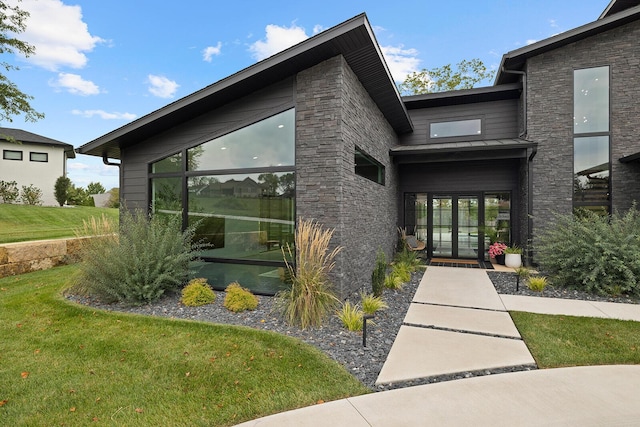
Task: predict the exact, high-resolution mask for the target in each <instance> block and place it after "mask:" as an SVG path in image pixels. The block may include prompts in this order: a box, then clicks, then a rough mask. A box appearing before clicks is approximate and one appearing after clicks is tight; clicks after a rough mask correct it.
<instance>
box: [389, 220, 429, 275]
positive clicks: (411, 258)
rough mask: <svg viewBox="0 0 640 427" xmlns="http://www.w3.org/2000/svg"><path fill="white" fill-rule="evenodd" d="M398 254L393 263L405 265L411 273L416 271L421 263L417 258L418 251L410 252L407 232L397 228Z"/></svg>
mask: <svg viewBox="0 0 640 427" xmlns="http://www.w3.org/2000/svg"><path fill="white" fill-rule="evenodd" d="M398 236H399V240H398V248H399V250H398V252H397V253H396V255H395V258H394V260H395V262H401V263H404V264H407V265H409V266H410V268H411V272H414V271H416V270H417V269H418V268H419V267H420V266H421V265H422V261H421V260H420V258H419V257H418V251H412V250H410V249H409V245H408V244H407V231H406V230H405V229H404V228H398Z"/></svg>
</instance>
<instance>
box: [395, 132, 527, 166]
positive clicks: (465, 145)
mask: <svg viewBox="0 0 640 427" xmlns="http://www.w3.org/2000/svg"><path fill="white" fill-rule="evenodd" d="M535 147H537V144H536V143H535V142H532V141H527V140H525V139H518V138H512V139H491V140H478V141H460V142H445V143H437V144H423V145H399V146H396V147H393V148H391V149H390V150H389V154H390V155H391V156H392V157H393V158H394V161H395V162H396V163H440V162H458V161H466V160H489V159H519V158H527V157H529V156H531V154H532V153H531V149H533V148H535Z"/></svg>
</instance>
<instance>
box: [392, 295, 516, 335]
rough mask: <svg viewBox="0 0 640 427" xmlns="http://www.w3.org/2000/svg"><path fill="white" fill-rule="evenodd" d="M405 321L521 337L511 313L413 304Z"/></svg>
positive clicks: (407, 322) (412, 323)
mask: <svg viewBox="0 0 640 427" xmlns="http://www.w3.org/2000/svg"><path fill="white" fill-rule="evenodd" d="M404 323H405V324H409V325H423V326H433V327H436V328H444V329H454V330H460V331H469V332H477V333H481V334H489V335H501V336H505V337H513V338H520V333H519V332H518V329H517V328H516V326H515V325H514V324H513V321H512V320H511V316H509V313H507V312H504V311H492V310H477V309H474V308H461V307H449V306H441V305H430V304H415V303H414V304H411V306H410V307H409V310H408V311H407V315H406V317H405V318H404Z"/></svg>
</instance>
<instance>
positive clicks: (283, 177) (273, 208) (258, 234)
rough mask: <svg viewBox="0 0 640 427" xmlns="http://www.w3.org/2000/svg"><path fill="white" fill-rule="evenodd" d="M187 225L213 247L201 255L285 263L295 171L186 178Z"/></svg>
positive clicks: (292, 218)
mask: <svg viewBox="0 0 640 427" xmlns="http://www.w3.org/2000/svg"><path fill="white" fill-rule="evenodd" d="M188 188H189V223H190V224H194V223H196V222H199V225H198V228H197V232H196V234H197V236H196V237H197V238H198V239H204V241H206V242H208V243H209V244H211V245H212V247H211V248H209V249H208V250H206V251H205V252H204V253H203V254H202V256H204V257H211V258H223V259H243V260H246V259H252V260H260V261H272V262H274V261H275V262H280V261H283V258H282V251H281V248H282V247H284V246H285V245H286V244H287V243H289V244H293V234H294V227H295V207H294V202H295V198H294V197H295V174H294V173H293V172H281V173H262V174H237V175H209V176H204V177H192V178H189V180H188Z"/></svg>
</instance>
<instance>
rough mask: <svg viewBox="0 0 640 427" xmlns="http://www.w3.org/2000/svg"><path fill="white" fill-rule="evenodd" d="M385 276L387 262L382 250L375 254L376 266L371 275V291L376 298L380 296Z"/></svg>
mask: <svg viewBox="0 0 640 427" xmlns="http://www.w3.org/2000/svg"><path fill="white" fill-rule="evenodd" d="M386 274H387V260H386V257H385V255H384V252H383V251H382V249H378V253H377V254H376V265H375V267H374V268H373V272H372V273H371V290H372V292H373V295H375V296H376V297H381V296H382V291H383V290H384V277H385V275H386Z"/></svg>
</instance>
